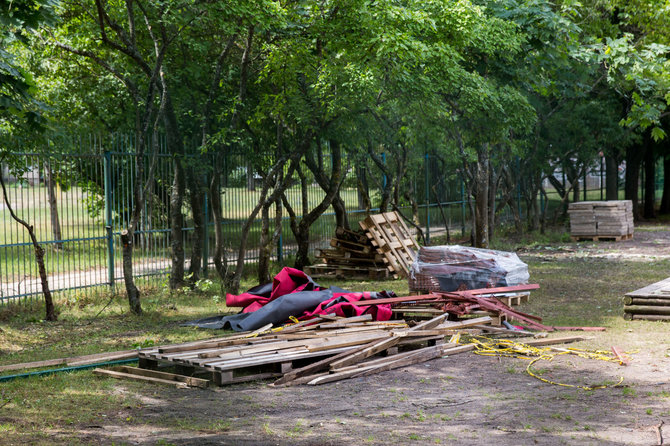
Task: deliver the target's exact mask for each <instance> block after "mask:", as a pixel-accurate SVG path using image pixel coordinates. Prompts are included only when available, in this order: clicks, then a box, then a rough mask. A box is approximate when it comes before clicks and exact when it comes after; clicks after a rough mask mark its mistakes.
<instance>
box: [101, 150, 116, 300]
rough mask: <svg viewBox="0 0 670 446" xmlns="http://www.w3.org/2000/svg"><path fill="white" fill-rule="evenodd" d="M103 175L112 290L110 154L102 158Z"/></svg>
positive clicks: (108, 279) (105, 154)
mask: <svg viewBox="0 0 670 446" xmlns="http://www.w3.org/2000/svg"><path fill="white" fill-rule="evenodd" d="M103 173H104V175H105V229H106V230H107V281H108V283H109V286H110V287H112V288H114V231H113V228H112V225H113V223H114V222H113V220H112V153H111V152H110V151H105V153H104V156H103Z"/></svg>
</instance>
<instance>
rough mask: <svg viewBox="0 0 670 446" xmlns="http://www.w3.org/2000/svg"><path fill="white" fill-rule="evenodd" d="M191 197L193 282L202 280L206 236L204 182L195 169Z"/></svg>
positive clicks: (191, 174)
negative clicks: (203, 250)
mask: <svg viewBox="0 0 670 446" xmlns="http://www.w3.org/2000/svg"><path fill="white" fill-rule="evenodd" d="M189 192H190V195H189V198H190V201H191V212H192V213H193V245H192V246H191V264H190V266H189V268H188V272H189V276H190V279H189V281H190V282H191V283H192V284H195V283H196V282H197V281H198V280H200V272H201V269H202V245H203V241H204V239H205V237H206V236H207V235H206V234H205V230H206V222H204V221H203V219H204V215H203V214H204V212H203V199H202V197H203V196H204V193H203V192H204V191H203V188H202V183H201V181H200V179H199V178H198V175H197V173H196V172H195V170H194V169H193V170H191V171H190V172H189Z"/></svg>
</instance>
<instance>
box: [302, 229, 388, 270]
mask: <svg viewBox="0 0 670 446" xmlns="http://www.w3.org/2000/svg"><path fill="white" fill-rule="evenodd" d="M330 246H331V248H329V249H319V250H317V258H318V259H319V260H320V262H319V263H318V264H315V265H311V266H308V267H305V272H306V273H307V274H309V275H310V276H312V277H314V278H320V277H335V278H338V279H343V278H361V279H384V278H387V277H397V275H395V273H394V272H393V271H392V270H391V269H390V268H389V267H388V266H387V265H386V264H385V263H384V257H383V256H382V255H381V254H378V253H377V252H376V249H375V247H374V246H373V245H372V243H371V241H370V239H369V238H368V237H367V235H365V233H364V232H355V231H351V230H348V229H345V228H342V227H338V228H337V229H336V230H335V237H333V238H332V239H331V240H330Z"/></svg>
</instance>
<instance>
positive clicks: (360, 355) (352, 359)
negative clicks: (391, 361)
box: [331, 313, 449, 368]
mask: <svg viewBox="0 0 670 446" xmlns="http://www.w3.org/2000/svg"><path fill="white" fill-rule="evenodd" d="M448 316H449V314H448V313H444V314H441V315H439V316H436V317H434V318H433V319H430V320H428V321H424V322H421V323H420V324H417V325H415V326H414V327H412V328H410V329H409V330H408V331H409V332H414V333H420V332H421V331H423V330H427V329H431V328H434V327H436V326H438V325H439V324H441V323H442V322H444V320H445V319H446V318H447V317H448ZM405 336H406V334H401V333H399V334H396V335H394V336H393V337H392V338H390V339H384V340H381V341H379V342H377V343H375V344H373V345H371V346H369V347H367V348H365V349H363V350H361V351H358V352H355V353H352V354H351V355H349V356H348V357H346V358H342V359H339V360H337V361H335V362H333V363H332V364H331V368H341V367H345V366H347V365H351V364H354V363H356V362H360V361H362V360H364V359H365V358H369V357H370V356H373V355H376V354H377V353H379V352H382V351H384V350H386V349H388V348H391V347H393V346H395V345H397V344H398V343H399V342H400V341H401V340H402V338H403V337H405Z"/></svg>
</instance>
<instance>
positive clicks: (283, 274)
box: [226, 267, 323, 313]
mask: <svg viewBox="0 0 670 446" xmlns="http://www.w3.org/2000/svg"><path fill="white" fill-rule="evenodd" d="M313 284H314V282H312V279H311V278H310V277H309V276H308V275H307V274H305V273H304V272H303V271H300V270H299V269H295V268H289V267H285V268H282V270H281V271H279V273H277V275H276V276H275V277H274V279H273V280H272V292H271V293H270V297H265V296H259V295H256V294H253V293H249V292H246V293H242V294H237V295H235V294H230V293H228V294H226V306H228V307H243V308H244V310H242V312H243V313H250V312H252V311H256V310H258V309H259V308H260V307H262V306H263V305H266V304H267V303H268V302H270V301H272V300H274V299H276V298H278V297H280V296H283V295H284V294H289V293H297V292H298V291H306V288H309V289H310V290H311V289H314V290H321V289H323V288H321V287H318V286H313Z"/></svg>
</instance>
